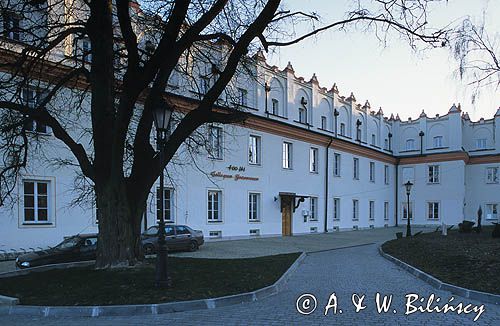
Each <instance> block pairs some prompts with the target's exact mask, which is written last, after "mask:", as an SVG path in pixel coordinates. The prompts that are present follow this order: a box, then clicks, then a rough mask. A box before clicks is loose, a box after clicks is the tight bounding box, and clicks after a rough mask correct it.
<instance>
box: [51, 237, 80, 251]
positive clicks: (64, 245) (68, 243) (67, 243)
mask: <svg viewBox="0 0 500 326" xmlns="http://www.w3.org/2000/svg"><path fill="white" fill-rule="evenodd" d="M78 242H80V238H78V237H72V238H68V239H66V240H64V241H63V242H61V243H60V244H58V245H57V246H55V248H56V249H62V250H64V249H70V248H73V247H76V245H77V244H78Z"/></svg>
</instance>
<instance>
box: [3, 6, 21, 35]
mask: <svg viewBox="0 0 500 326" xmlns="http://www.w3.org/2000/svg"><path fill="white" fill-rule="evenodd" d="M3 36H4V37H6V38H8V39H11V40H14V41H20V40H21V17H20V16H19V15H17V14H15V13H13V12H8V11H6V12H4V13H3Z"/></svg>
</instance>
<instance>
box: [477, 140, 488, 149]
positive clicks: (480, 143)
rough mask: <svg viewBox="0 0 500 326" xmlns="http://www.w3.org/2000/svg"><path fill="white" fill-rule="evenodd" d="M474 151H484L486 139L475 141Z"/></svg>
mask: <svg viewBox="0 0 500 326" xmlns="http://www.w3.org/2000/svg"><path fill="white" fill-rule="evenodd" d="M476 149H486V138H479V139H476Z"/></svg>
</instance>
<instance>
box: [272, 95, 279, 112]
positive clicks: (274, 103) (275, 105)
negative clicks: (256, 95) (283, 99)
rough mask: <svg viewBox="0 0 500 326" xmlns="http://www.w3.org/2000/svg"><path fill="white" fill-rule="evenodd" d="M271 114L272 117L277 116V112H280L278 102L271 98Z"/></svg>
mask: <svg viewBox="0 0 500 326" xmlns="http://www.w3.org/2000/svg"><path fill="white" fill-rule="evenodd" d="M271 110H272V111H271V112H272V113H273V114H274V115H279V112H280V102H279V101H278V100H277V99H275V98H273V99H272V100H271Z"/></svg>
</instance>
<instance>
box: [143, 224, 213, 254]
mask: <svg viewBox="0 0 500 326" xmlns="http://www.w3.org/2000/svg"><path fill="white" fill-rule="evenodd" d="M165 234H166V240H167V248H168V250H169V251H180V250H189V251H196V250H198V248H199V247H200V246H201V245H202V244H203V243H204V242H205V240H204V239H203V232H202V231H199V230H193V229H191V228H190V227H189V226H186V225H167V226H165ZM142 248H143V250H144V254H145V255H151V254H154V253H155V252H156V251H157V250H158V226H152V227H150V228H149V229H147V230H146V231H145V232H144V233H143V234H142Z"/></svg>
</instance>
